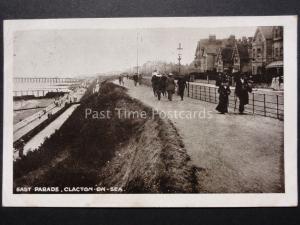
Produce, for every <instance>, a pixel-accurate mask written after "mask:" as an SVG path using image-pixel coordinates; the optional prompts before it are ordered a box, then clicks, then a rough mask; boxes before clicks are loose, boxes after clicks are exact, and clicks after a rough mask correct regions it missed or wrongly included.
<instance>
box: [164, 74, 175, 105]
mask: <svg viewBox="0 0 300 225" xmlns="http://www.w3.org/2000/svg"><path fill="white" fill-rule="evenodd" d="M175 87H176V84H175V80H174V78H173V74H172V73H169V75H168V78H167V82H166V90H167V92H168V99H169V101H172V96H173V94H174V93H175Z"/></svg>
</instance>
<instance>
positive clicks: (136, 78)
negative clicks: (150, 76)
mask: <svg viewBox="0 0 300 225" xmlns="http://www.w3.org/2000/svg"><path fill="white" fill-rule="evenodd" d="M132 78H133V82H134V86H136V85H137V83H138V79H139V76H138V74H137V73H135V74H134V75H133V77H132Z"/></svg>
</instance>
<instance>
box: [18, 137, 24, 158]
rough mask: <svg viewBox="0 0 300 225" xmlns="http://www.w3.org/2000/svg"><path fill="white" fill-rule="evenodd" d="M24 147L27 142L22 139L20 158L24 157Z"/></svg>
mask: <svg viewBox="0 0 300 225" xmlns="http://www.w3.org/2000/svg"><path fill="white" fill-rule="evenodd" d="M24 146H25V141H24V140H23V139H22V138H21V140H20V145H19V157H20V158H23V157H24Z"/></svg>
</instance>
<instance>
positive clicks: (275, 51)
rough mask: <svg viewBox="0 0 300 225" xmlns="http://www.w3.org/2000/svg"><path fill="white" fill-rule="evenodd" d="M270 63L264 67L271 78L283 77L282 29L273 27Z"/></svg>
mask: <svg viewBox="0 0 300 225" xmlns="http://www.w3.org/2000/svg"><path fill="white" fill-rule="evenodd" d="M272 35H273V45H272V56H273V57H272V62H271V63H269V64H268V65H267V66H266V69H267V70H268V73H269V74H272V76H282V75H283V27H280V26H276V27H273V32H272Z"/></svg>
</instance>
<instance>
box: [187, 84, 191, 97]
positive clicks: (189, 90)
mask: <svg viewBox="0 0 300 225" xmlns="http://www.w3.org/2000/svg"><path fill="white" fill-rule="evenodd" d="M187 87H188V97H190V82H188V85H187Z"/></svg>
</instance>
